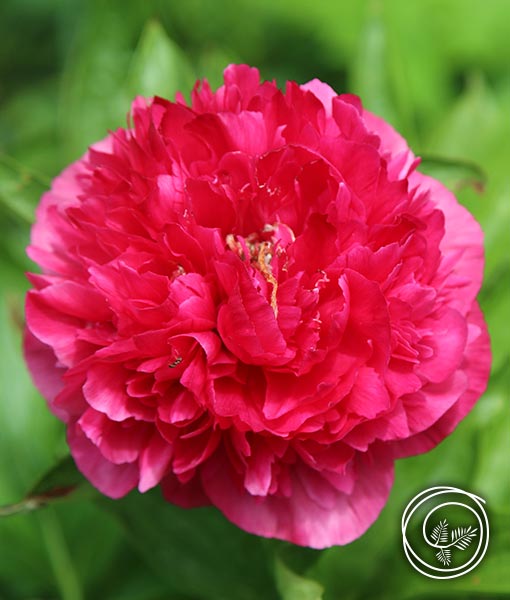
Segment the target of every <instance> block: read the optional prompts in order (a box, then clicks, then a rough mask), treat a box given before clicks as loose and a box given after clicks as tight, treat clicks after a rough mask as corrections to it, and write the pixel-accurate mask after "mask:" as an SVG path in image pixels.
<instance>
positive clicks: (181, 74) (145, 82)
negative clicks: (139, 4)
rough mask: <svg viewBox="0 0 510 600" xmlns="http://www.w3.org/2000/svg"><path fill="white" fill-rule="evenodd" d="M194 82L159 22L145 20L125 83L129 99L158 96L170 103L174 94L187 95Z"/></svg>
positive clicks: (189, 70)
mask: <svg viewBox="0 0 510 600" xmlns="http://www.w3.org/2000/svg"><path fill="white" fill-rule="evenodd" d="M194 81H195V76H194V73H193V71H192V69H191V66H190V65H189V63H188V61H187V59H186V57H185V55H184V53H183V52H182V51H181V50H180V48H178V46H177V45H176V44H175V43H174V42H173V41H172V40H171V39H170V38H169V37H168V36H167V34H166V33H165V30H164V29H163V27H162V26H161V24H160V23H158V22H157V21H152V20H151V21H149V22H148V23H147V25H146V26H145V28H144V30H143V32H142V35H141V38H140V42H139V44H138V47H137V49H136V51H135V53H134V55H133V59H132V62H131V68H130V72H129V75H128V79H127V83H126V90H127V93H128V94H129V96H133V97H134V96H138V95H140V96H147V97H151V96H162V97H163V98H167V99H170V100H173V99H174V97H175V93H176V92H178V91H180V92H182V93H183V94H187V93H188V92H189V90H190V89H191V87H192V86H193V84H194Z"/></svg>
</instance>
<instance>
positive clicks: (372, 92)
mask: <svg viewBox="0 0 510 600" xmlns="http://www.w3.org/2000/svg"><path fill="white" fill-rule="evenodd" d="M383 11H384V7H383V3H382V2H377V1H375V0H373V1H371V2H369V3H368V4H367V17H366V21H365V24H364V27H363V30H362V31H361V35H360V38H359V42H358V43H359V48H358V53H357V58H356V60H355V61H354V63H353V66H352V69H351V74H350V75H351V86H350V89H351V91H352V92H353V93H355V94H358V95H359V96H360V97H361V98H362V100H363V105H364V106H365V108H367V109H369V110H370V111H372V112H374V113H375V114H377V115H379V116H380V117H382V118H384V119H386V120H387V121H389V122H390V123H392V124H393V125H395V126H396V127H397V128H398V122H397V115H396V113H395V110H394V102H393V98H392V83H391V79H390V76H389V73H388V63H387V30H386V24H385V21H384V13H383Z"/></svg>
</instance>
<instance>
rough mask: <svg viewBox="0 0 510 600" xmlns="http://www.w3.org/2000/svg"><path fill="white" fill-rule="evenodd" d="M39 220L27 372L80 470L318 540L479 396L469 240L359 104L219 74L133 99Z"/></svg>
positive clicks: (341, 539) (46, 200) (485, 346)
mask: <svg viewBox="0 0 510 600" xmlns="http://www.w3.org/2000/svg"><path fill="white" fill-rule="evenodd" d="M131 118H132V122H131V123H130V126H129V128H128V129H119V130H118V131H116V132H115V133H112V134H110V135H109V136H108V137H107V138H106V139H105V140H103V141H102V142H100V143H98V144H96V145H94V146H92V147H91V148H90V149H89V151H88V152H87V154H86V155H85V156H84V157H83V158H81V159H80V160H78V161H77V162H76V163H74V164H73V165H71V166H70V167H68V168H67V169H66V170H65V171H64V172H63V173H62V174H61V175H60V176H59V177H57V178H56V179H55V181H54V183H53V187H52V189H51V191H49V192H48V193H46V194H45V195H44V196H43V198H42V201H41V204H40V206H39V208H38V211H37V222H36V224H35V225H34V227H33V230H32V243H31V246H30V247H29V249H28V253H29V256H30V257H31V258H32V259H33V260H34V261H35V262H36V263H37V264H38V265H40V267H41V268H42V274H39V275H35V274H31V275H29V278H30V281H31V283H32V285H33V289H32V290H31V291H30V292H29V293H28V296H27V302H26V317H27V330H26V340H25V352H26V359H27V361H28V365H29V368H30V371H31V373H32V375H33V378H34V381H35V383H36V385H37V386H38V388H39V389H40V391H41V392H42V394H43V395H44V396H45V398H46V399H47V401H48V403H49V407H50V409H51V410H52V411H53V412H54V414H55V415H56V416H57V417H59V418H60V419H62V420H63V421H65V423H66V425H67V435H68V442H69V446H70V449H71V452H72V455H73V457H74V459H75V461H76V464H77V465H78V468H79V469H80V470H81V471H82V472H83V473H84V474H85V476H86V477H87V478H88V479H90V481H91V482H92V483H93V484H94V485H95V486H96V487H97V488H98V489H99V490H100V491H101V492H103V493H104V494H106V495H108V496H110V497H112V498H119V497H121V496H123V495H125V494H127V493H128V492H129V491H130V490H132V489H133V488H135V487H137V488H138V489H139V490H140V491H141V492H145V491H146V490H148V489H150V488H152V487H154V486H157V485H161V487H162V489H163V493H164V495H165V497H166V498H167V499H168V500H169V501H170V502H173V503H176V504H179V505H181V506H185V507H191V506H197V505H203V504H213V505H215V506H216V507H218V508H219V509H220V510H221V511H222V512H223V513H224V514H225V515H226V517H227V518H228V519H230V520H231V521H233V522H234V523H236V524H237V525H238V526H239V527H242V528H243V529H245V530H247V531H250V532H253V533H256V534H259V535H262V536H267V537H276V538H281V539H285V540H289V541H291V542H294V543H296V544H302V545H306V546H312V547H314V548H323V547H326V546H331V545H334V544H346V543H348V542H350V541H352V540H354V539H355V538H357V537H358V536H360V535H361V534H362V533H363V532H364V531H365V530H366V529H367V528H368V527H369V525H370V524H371V523H372V522H373V521H374V520H375V519H376V518H377V516H378V514H379V512H380V511H381V509H382V507H383V506H384V504H385V502H386V500H387V498H388V494H389V491H390V488H391V486H392V482H393V464H394V461H395V459H396V458H399V457H404V456H409V455H412V454H417V453H421V452H426V451H427V450H429V449H431V448H433V447H434V446H435V445H436V444H438V443H439V442H440V441H441V440H442V439H443V438H444V437H445V436H447V435H448V434H450V433H451V432H452V430H453V429H454V428H455V426H456V425H457V424H458V422H459V421H460V420H461V419H462V418H463V417H464V416H465V415H466V414H467V413H468V412H469V410H470V409H471V408H472V407H473V405H474V403H475V402H476V400H477V399H478V398H479V396H480V395H481V394H482V392H483V391H484V389H485V387H486V383H487V378H488V374H489V367H490V350H489V339H488V335H487V330H486V326H485V323H484V320H483V317H482V314H481V312H480V309H479V308H478V304H477V303H476V300H475V297H476V294H477V292H478V290H479V288H480V285H481V281H482V270H483V250H482V232H481V230H480V227H479V226H478V224H477V223H476V222H475V221H474V219H473V218H472V217H471V216H470V214H469V213H468V212H467V211H466V210H465V209H464V208H463V207H462V206H460V205H459V204H458V202H457V201H456V199H455V198H454V196H453V195H452V194H451V193H450V192H449V191H448V190H447V189H446V188H444V187H443V186H442V185H441V184H440V183H439V182H438V181H435V180H434V179H431V178H430V177H427V176H425V175H422V174H421V173H419V172H417V171H416V170H415V169H416V166H417V164H418V162H419V161H418V160H417V159H416V158H415V156H414V155H413V154H412V152H411V151H410V150H409V148H408V147H407V145H406V142H405V141H404V140H403V139H402V138H401V137H400V136H399V135H398V134H397V133H396V132H395V131H394V130H393V129H392V128H391V127H390V126H389V125H388V124H386V123H385V122H384V121H382V120H381V119H379V118H377V117H375V116H374V115H372V114H370V113H368V112H367V111H365V110H364V109H363V108H362V106H361V102H360V100H359V99H358V98H357V97H355V96H351V95H337V94H336V93H335V92H334V91H333V90H332V89H331V88H330V87H328V86H327V85H325V84H324V83H321V82H320V81H317V80H314V81H311V82H310V83H308V84H306V85H301V86H300V85H297V84H296V83H292V82H291V83H288V84H287V87H286V90H285V92H284V93H282V92H281V91H280V90H279V89H278V88H277V87H276V85H275V84H274V83H270V82H265V83H260V81H259V73H258V71H257V70H256V69H252V68H249V67H247V66H230V67H229V68H228V69H227V70H226V71H225V83H224V85H223V86H222V87H220V88H219V89H218V90H217V91H216V92H212V91H211V89H210V87H209V86H208V84H207V83H206V82H204V83H202V84H201V85H200V84H197V86H196V87H195V89H194V91H193V94H192V101H191V107H189V106H187V105H186V103H185V101H184V100H183V99H182V98H180V99H178V101H177V102H175V103H173V102H169V101H167V100H163V99H162V98H157V97H156V98H154V99H151V100H143V99H137V100H135V102H134V104H133V108H132V113H131Z"/></svg>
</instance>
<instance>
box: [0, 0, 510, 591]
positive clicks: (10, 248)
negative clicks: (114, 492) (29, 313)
mask: <svg viewBox="0 0 510 600" xmlns="http://www.w3.org/2000/svg"><path fill="white" fill-rule="evenodd" d="M229 62H247V63H250V64H253V65H256V66H258V67H259V68H260V69H261V72H262V74H263V76H264V77H266V78H276V79H277V81H279V82H283V81H284V80H286V79H296V80H297V81H299V82H304V81H306V80H308V79H311V78H313V77H319V78H321V79H323V80H325V81H327V82H329V83H330V84H331V85H332V86H333V87H335V89H337V91H339V92H340V91H349V92H353V93H357V94H359V95H361V97H362V99H363V102H364V104H365V106H366V107H367V108H369V109H371V110H373V111H375V112H377V113H378V114H379V115H381V116H382V117H384V118H386V119H387V120H389V121H390V122H391V123H393V125H394V126H395V127H396V128H397V129H398V130H399V131H400V132H401V133H402V134H403V135H404V136H405V137H406V138H407V139H408V140H409V142H410V144H411V146H412V147H413V149H414V150H415V152H417V153H418V154H422V155H424V156H426V157H429V158H431V159H434V160H430V161H425V163H424V165H425V166H427V168H428V171H429V172H432V173H433V174H434V175H435V176H437V177H439V178H441V179H442V180H443V181H444V182H445V183H446V184H447V185H450V186H451V187H452V188H453V189H454V190H455V191H456V193H457V195H458V197H459V199H460V201H461V202H463V203H464V204H465V205H466V206H467V207H468V208H469V210H471V211H472V213H473V214H474V215H475V216H476V218H477V219H478V220H479V221H480V223H481V224H482V227H483V229H484V231H485V235H486V255H487V268H486V281H485V285H484V288H483V290H482V292H481V295H480V300H481V303H482V307H483V309H484V312H485V314H486V317H487V319H488V322H489V327H490V332H491V337H492V345H493V353H494V364H493V373H492V378H491V383H490V385H489V389H488V391H487V393H486V394H485V396H484V397H483V399H482V400H481V401H480V402H479V403H478V405H477V406H476V408H475V410H474V411H473V412H472V413H471V414H470V415H469V417H468V418H467V419H465V421H464V422H463V423H462V424H461V425H460V426H459V427H458V429H457V430H456V431H455V433H454V434H453V435H452V436H451V437H450V438H448V439H447V440H445V441H444V442H443V443H442V444H441V445H440V446H439V447H438V448H436V449H435V450H433V451H432V452H430V453H428V454H426V455H423V456H419V457H415V458H412V459H407V460H405V461H401V462H400V463H399V465H398V468H397V475H396V483H395V487H394V490H393V492H392V495H391V497H390V501H389V503H388V505H387V507H386V508H385V509H384V510H383V513H382V515H381V517H380V518H379V520H378V521H377V522H376V524H375V525H374V526H373V527H372V528H371V529H370V530H369V531H368V533H367V534H366V535H364V536H363V537H362V538H360V539H359V540H357V541H356V542H354V543H353V544H350V545H348V546H346V547H338V548H332V549H329V550H325V551H323V552H316V551H311V550H307V549H300V548H297V547H293V546H291V545H290V544H284V543H280V542H276V541H271V540H262V539H258V538H255V537H254V536H250V535H248V534H245V533H244V532H241V531H239V530H238V529H236V528H235V527H234V526H233V525H231V524H230V523H228V522H227V521H226V520H225V519H224V518H223V517H222V516H221V515H220V514H219V513H217V511H215V510H213V509H197V510H195V511H182V510H180V509H178V508H176V507H171V506H169V505H166V504H164V503H163V502H162V501H161V500H160V498H159V494H158V493H157V491H156V492H152V493H150V494H147V495H144V496H140V495H137V494H132V495H131V496H130V497H128V498H127V499H125V500H122V501H119V502H113V501H109V500H106V499H100V498H98V499H97V500H95V501H91V500H90V498H89V499H87V498H85V497H83V495H75V496H73V495H71V496H70V498H69V500H61V501H59V502H55V503H54V505H52V506H51V507H47V508H44V509H41V510H38V511H35V512H32V513H22V514H18V515H15V516H10V517H9V518H5V519H2V520H0V599H1V600H10V599H13V600H14V599H20V600H21V599H29V598H30V599H48V600H49V599H53V598H63V599H64V600H80V599H87V598H91V599H92V598H93V599H95V598H101V599H118V600H151V599H154V600H156V599H165V600H168V599H170V600H172V599H174V600H193V599H205V598H215V599H218V600H220V599H221V600H244V599H247V600H249V599H251V598H268V599H271V598H283V600H294V599H295V600H300V599H302V600H319V599H320V598H323V599H324V600H334V599H340V598H342V600H346V599H371V598H376V599H378V598H388V599H390V598H391V599H395V600H398V599H407V598H409V599H411V598H418V597H419V598H437V599H440V598H449V597H457V598H483V599H486V598H492V597H494V598H496V597H497V598H500V597H501V598H502V597H506V598H508V597H509V596H510V569H509V567H508V565H510V533H509V531H510V460H509V457H510V398H509V394H510V392H509V390H510V375H509V351H508V334H509V333H510V332H509V330H508V329H509V326H508V324H509V323H510V303H509V297H508V294H509V291H510V262H509V252H508V231H509V226H510V4H509V3H508V2H507V1H506V0H490V1H486V2H480V1H479V0H420V1H415V2H411V1H408V0H387V1H383V0H380V1H379V2H377V1H362V0H360V1H357V2H340V1H337V0H330V1H328V0H322V1H321V0H313V1H312V0H280V1H279V2H275V1H274V0H258V2H252V1H251V0H216V1H214V2H213V1H210V2H207V0H188V1H187V2H171V1H167V2H165V1H164V0H147V1H145V2H135V1H133V2H131V1H127V0H116V1H107V0H89V1H87V0H74V1H73V0H3V1H2V3H1V5H0V219H1V220H0V348H1V349H2V356H1V360H0V505H5V504H8V503H15V502H18V501H20V499H21V498H22V497H23V496H24V495H25V493H26V492H27V490H29V489H31V488H33V485H34V482H36V481H37V480H38V479H40V478H41V476H42V475H43V474H44V473H45V472H46V471H48V470H49V469H50V468H51V467H52V466H53V465H54V464H55V463H56V462H57V461H58V460H59V459H61V458H62V457H64V456H65V455H66V446H65V440H64V432H63V427H62V425H61V424H60V423H59V422H58V421H57V420H56V419H55V418H54V417H52V416H51V414H50V413H49V412H48V411H47V409H46V407H45V405H44V402H43V400H42V399H41V398H40V397H39V396H38V394H37V392H36V391H35V390H34V388H33V386H32V384H31V382H30V380H29V377H28V375H27V372H26V369H25V367H24V364H23V360H22V355H21V349H20V345H21V329H22V322H23V294H24V292H25V290H26V288H27V283H26V281H25V279H24V275H23V273H24V271H26V270H30V269H31V268H32V267H31V265H30V263H29V261H28V259H27V258H26V257H25V254H24V248H25V246H26V244H27V242H28V238H29V226H30V223H31V221H33V218H34V211H35V207H36V205H37V202H38V199H39V197H40V195H41V193H42V192H43V191H44V190H45V189H47V187H48V185H49V182H50V180H51V178H52V177H54V176H55V175H56V174H57V173H58V172H59V170H60V169H61V168H62V167H64V166H65V165H66V164H68V163H69V162H70V161H72V160H74V159H76V158H78V157H79V156H80V155H81V154H82V153H83V152H84V151H85V150H86V147H87V145H88V144H90V143H92V142H94V141H96V140H97V139H100V138H102V137H104V135H105V133H106V131H107V130H108V129H113V128H115V127H117V126H119V125H123V124H125V119H126V114H127V112H128V109H129V102H130V99H131V98H132V97H133V96H134V95H136V94H143V95H153V94H156V93H157V94H160V95H164V96H173V94H174V93H175V91H176V90H177V89H182V91H183V92H184V93H186V92H187V91H189V89H190V87H191V85H192V82H193V80H194V79H195V78H196V77H197V76H200V77H202V76H206V77H207V78H208V79H209V81H210V82H211V84H212V85H214V86H216V85H218V84H219V82H220V80H221V73H222V70H223V68H224V67H225V66H226V64H228V63H229ZM438 159H439V160H438ZM470 164H474V165H476V167H475V168H473V167H470V166H469V165H470ZM452 165H453V167H452ZM480 173H484V174H485V178H486V180H487V185H486V186H485V191H484V193H483V194H481V195H480V194H479V193H478V192H477V190H476V188H477V187H480V186H479V184H480V178H479V174H480ZM473 182H474V184H475V185H470V184H473ZM478 191H479V190H478ZM433 484H451V485H459V486H460V487H466V488H467V489H469V490H472V491H475V492H478V493H479V494H480V495H481V496H482V497H483V498H485V499H486V500H487V502H488V507H489V518H490V522H491V528H492V529H491V545H490V548H489V552H488V555H487V556H486V558H485V560H484V561H483V562H482V564H481V565H480V566H479V567H478V568H477V569H476V570H475V571H474V572H472V573H470V574H469V575H467V576H465V577H461V578H459V579H454V580H450V581H433V580H428V579H426V578H424V577H422V576H420V575H419V574H417V573H416V572H414V571H413V570H412V568H411V567H410V566H409V565H408V564H407V562H406V560H405V558H404V555H403V551H402V549H401V540H400V517H401V514H402V510H403V508H404V506H405V504H406V503H407V501H408V500H409V499H410V498H411V497H412V496H413V495H414V494H415V493H416V492H418V491H421V490H422V489H425V488H426V487H428V486H429V485H433Z"/></svg>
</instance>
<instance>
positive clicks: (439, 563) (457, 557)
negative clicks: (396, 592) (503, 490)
mask: <svg viewBox="0 0 510 600" xmlns="http://www.w3.org/2000/svg"><path fill="white" fill-rule="evenodd" d="M484 504H485V500H483V499H482V498H480V497H478V496H475V494H471V493H470V492H465V491H464V490H461V489H459V488H455V487H447V486H438V487H432V488H429V489H428V490H424V491H423V492H420V493H419V494H418V495H416V496H415V497H414V498H413V499H412V500H411V502H409V504H408V505H407V506H406V508H405V510H404V514H403V515H402V539H403V542H404V552H405V554H406V556H407V559H408V561H409V562H410V563H411V565H412V566H413V567H414V568H415V569H416V570H417V571H418V572H420V573H421V574H422V575H426V576H427V577H432V578H433V579H453V578H454V577H460V576H461V575H465V574H466V573H469V571H472V570H473V569H474V568H475V567H476V566H477V565H478V564H479V563H480V561H481V560H482V558H483V557H484V555H485V553H486V552H487V547H488V545H489V521H488V519H487V514H486V512H485V509H484V507H483V505H484Z"/></svg>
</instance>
